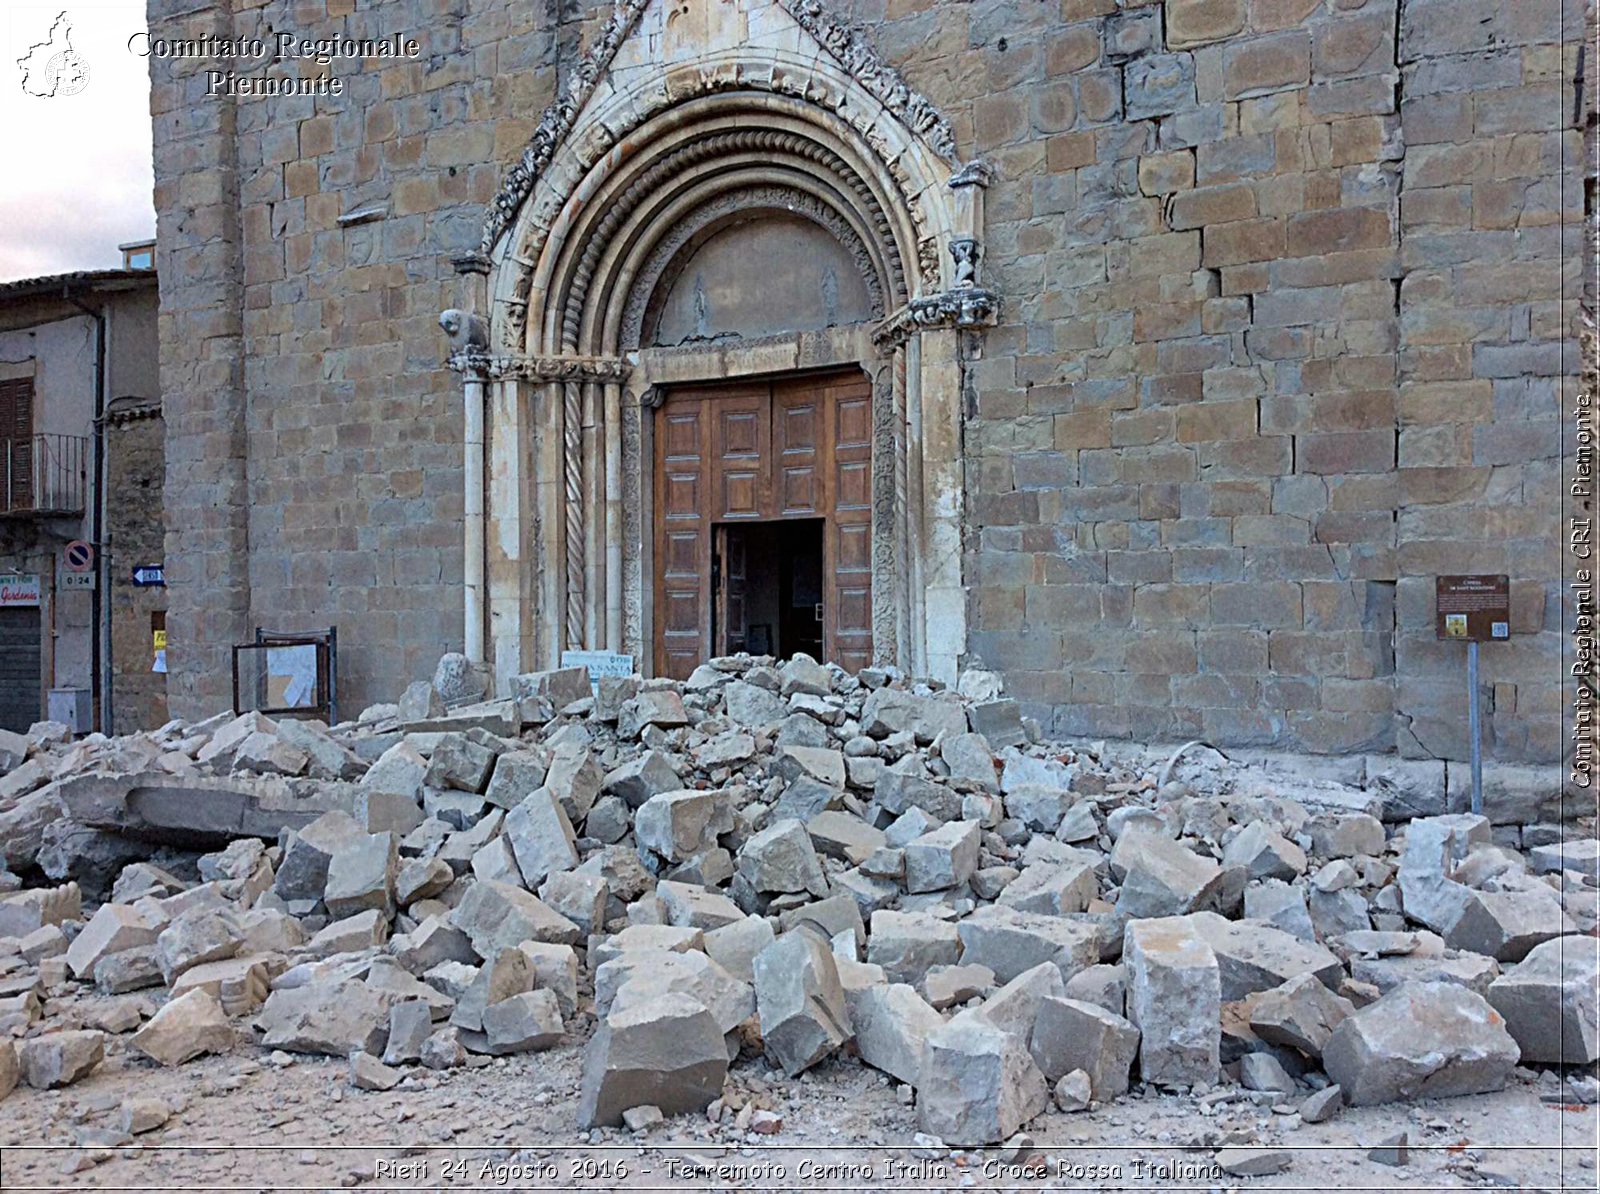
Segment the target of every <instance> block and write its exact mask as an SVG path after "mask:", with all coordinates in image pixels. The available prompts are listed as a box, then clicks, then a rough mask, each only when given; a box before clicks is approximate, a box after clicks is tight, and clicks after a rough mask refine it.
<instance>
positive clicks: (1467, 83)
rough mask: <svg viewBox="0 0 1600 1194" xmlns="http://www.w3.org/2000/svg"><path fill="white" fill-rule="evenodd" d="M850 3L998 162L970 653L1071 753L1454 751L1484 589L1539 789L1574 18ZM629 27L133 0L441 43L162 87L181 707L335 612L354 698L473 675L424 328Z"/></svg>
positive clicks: (406, 4) (971, 473)
mask: <svg viewBox="0 0 1600 1194" xmlns="http://www.w3.org/2000/svg"><path fill="white" fill-rule="evenodd" d="M829 2H830V3H832V4H833V5H834V6H835V7H836V9H837V10H838V11H840V12H841V13H842V15H844V16H846V17H848V18H849V19H851V20H853V21H854V22H856V23H857V24H859V25H860V26H862V27H863V28H864V29H865V30H866V32H867V34H868V36H869V37H870V39H871V40H872V41H873V42H874V44H875V45H876V46H877V47H878V48H879V50H880V51H881V52H882V53H883V54H884V56H885V57H886V58H887V59H888V60H889V61H890V62H892V63H894V64H895V65H896V66H897V67H898V68H900V69H901V70H902V71H903V72H904V73H905V75H906V76H907V78H908V80H909V81H910V83H911V84H912V85H913V86H915V87H917V88H918V89H919V90H921V91H922V92H923V93H925V94H926V95H927V96H928V97H929V98H930V99H931V100H932V101H933V102H934V103H935V104H936V105H937V106H938V107H939V108H940V109H941V111H943V113H944V114H945V115H946V116H947V117H948V118H949V120H950V122H951V124H952V127H953V129H954V131H955V134H956V139H957V143H958V148H959V150H960V153H961V155H962V156H963V157H983V158H986V159H988V160H989V161H990V162H992V163H993V165H994V166H995V167H996V169H997V177H996V180H995V182H994V184H993V185H992V186H991V187H990V188H989V190H988V192H987V198H986V211H987V227H986V230H985V258H984V270H985V280H986V283H987V284H988V285H990V286H992V287H993V288H994V289H995V290H997V291H998V292H1000V293H1001V295H1002V296H1003V299H1004V302H1005V309H1004V312H1003V316H1002V323H1001V325H1000V326H999V327H996V328H993V329H990V330H989V331H987V332H986V333H984V334H983V335H982V336H981V338H975V339H974V341H973V343H972V345H971V351H970V357H971V360H972V368H971V373H970V377H969V394H968V403H967V405H968V421H967V423H966V426H965V429H964V436H965V451H966V456H967V470H966V479H967V485H968V503H967V509H968V527H967V535H966V551H967V556H966V577H967V581H968V584H969V586H970V603H971V607H970V611H969V624H970V626H971V627H972V634H971V637H970V644H969V645H970V648H971V652H972V656H973V658H974V659H975V660H981V661H982V662H984V663H986V664H987V665H989V666H992V667H995V668H997V669H999V670H1001V671H1003V672H1004V673H1005V675H1006V679H1007V683H1008V685H1009V687H1010V689H1011V691H1012V692H1013V693H1014V694H1015V695H1017V696H1018V697H1020V698H1021V699H1022V700H1023V701H1024V702H1025V704H1026V706H1027V708H1028V711H1029V712H1030V713H1032V714H1035V715H1037V716H1040V717H1041V718H1042V719H1043V720H1044V722H1045V724H1046V726H1047V728H1048V729H1049V730H1050V731H1051V732H1053V733H1055V734H1061V735H1076V734H1091V735H1097V736H1132V737H1138V738H1144V739H1177V738H1184V737H1191V736H1202V737H1205V738H1207V739H1209V740H1211V741H1214V742H1218V743H1220V744H1233V745H1259V746H1273V747H1276V748H1280V749H1292V750H1307V751H1326V752H1343V751H1380V752H1381V751H1388V750H1399V751H1400V752H1402V753H1404V754H1407V755H1411V756H1417V757H1427V756H1439V757H1448V758H1460V757H1462V756H1463V755H1464V753H1465V749H1466V742H1465V735H1464V720H1465V703H1466V697H1465V679H1464V674H1463V673H1464V664H1463V661H1462V659H1461V658H1460V656H1461V650H1460V648H1459V647H1456V646H1445V645H1441V644H1437V643H1435V642H1434V640H1433V637H1432V628H1431V600H1432V599H1431V586H1432V578H1433V576H1434V575H1436V574H1438V573H1441V572H1469V571H1485V572H1492V571H1505V572H1508V573H1510V574H1511V577H1512V584H1513V598H1514V604H1515V607H1516V613H1515V622H1514V633H1515V634H1516V636H1517V637H1516V638H1515V639H1514V640H1513V641H1512V642H1511V643H1509V644H1499V645H1494V646H1492V647H1488V648H1485V650H1484V659H1483V663H1484V679H1485V687H1486V691H1487V693H1488V697H1489V702H1488V706H1487V707H1488V708H1489V710H1490V717H1489V733H1490V742H1489V752H1490V756H1491V757H1492V758H1499V759H1502V760H1513V761H1530V762H1553V761H1555V760H1556V759H1557V758H1558V757H1559V753H1560V745H1561V744H1560V723H1559V719H1558V718H1557V716H1556V715H1557V712H1558V707H1559V702H1558V687H1557V677H1558V668H1559V664H1558V656H1559V650H1560V641H1561V640H1560V635H1561V630H1560V624H1561V617H1562V606H1561V600H1562V594H1561V590H1560V583H1559V567H1558V560H1559V556H1558V547H1559V541H1560V536H1559V531H1560V528H1559V526H1558V516H1559V498H1560V488H1561V486H1560V480H1559V476H1558V474H1559V463H1560V462H1559V461H1558V459H1557V452H1558V438H1557V425H1558V424H1557V412H1558V401H1559V398H1560V391H1561V390H1562V388H1563V387H1565V386H1570V385H1572V384H1574V375H1575V373H1576V369H1577V359H1576V347H1575V340H1574V337H1573V331H1574V319H1575V305H1574V303H1575V296H1576V289H1577V287H1576V281H1577V278H1578V276H1579V275H1578V273H1577V271H1578V270H1579V269H1580V268H1581V267H1580V266H1579V265H1578V264H1577V262H1578V261H1579V254H1578V249H1577V246H1578V237H1579V236H1580V232H1579V228H1580V226H1581V222H1582V220H1581V217H1582V206H1583V201H1582V183H1581V173H1582V157H1581V155H1580V153H1579V145H1580V143H1581V133H1580V131H1579V130H1580V129H1581V128H1582V127H1583V123H1582V119H1581V118H1580V114H1579V113H1578V111H1577V105H1576V103H1575V92H1574V77H1575V75H1576V72H1577V51H1576V47H1577V44H1578V43H1579V41H1580V40H1581V37H1582V32H1581V31H1582V17H1583V10H1582V4H1581V0H1516V3H1503V2H1501V0H1400V2H1398V3H1397V2H1396V0H1165V2H1154V3H1141V2H1139V0H1121V2H1119V0H1049V2H1039V0H979V2H974V3H936V2H935V0H829ZM608 8H609V5H605V4H596V3H580V4H570V3H561V4H558V3H554V2H553V0H551V2H545V0H540V2H537V3H513V2H510V0H362V2H361V3H360V4H359V5H357V4H353V3H351V2H350V0H333V2H330V3H321V2H319V3H315V4H297V3H289V2H287V0H265V2H263V0H249V2H248V3H247V2H245V0H232V2H229V0H153V3H152V9H151V20H152V32H160V33H164V34H168V35H172V34H175V33H177V32H178V31H182V30H187V31H189V34H190V35H191V36H192V35H194V33H195V32H198V31H200V30H202V29H209V30H210V31H213V32H217V33H226V32H228V31H237V32H256V31H258V30H260V29H263V28H267V27H270V28H275V29H277V28H281V29H293V30H294V31H295V32H296V33H298V34H300V35H302V36H305V37H328V36H351V37H362V36H380V35H385V34H392V33H403V34H407V35H410V36H415V37H417V38H418V39H419V40H420V41H421V43H422V47H423V57H422V58H421V60H419V61H415V62H405V61H400V62H395V61H380V60H373V61H370V62H365V63H362V62H351V61H341V62H339V63H336V64H334V65H333V66H332V67H330V68H321V69H327V70H330V71H331V72H332V73H335V74H337V75H338V77H340V78H341V79H342V80H343V81H344V83H345V91H344V94H343V95H341V96H337V97H333V96H319V97H314V98H313V97H305V98H287V99H238V100H236V101H227V100H221V99H217V98H214V97H208V96H204V95H202V94H200V92H201V90H202V89H203V85H202V84H201V82H200V81H199V79H198V77H197V75H196V74H195V73H194V72H195V71H196V70H199V69H203V67H204V65H206V64H197V63H192V62H189V63H182V62H180V63H171V62H160V63H153V65H152V69H153V71H154V72H155V79H156V102H155V111H156V138H157V141H156V173H157V207H158V211H159V214H160V218H161V224H160V238H161V246H160V253H161V261H160V266H161V276H162V300H163V316H162V343H163V390H164V397H165V401H166V408H167V419H168V423H169V448H168V517H169V520H170V521H169V539H168V546H167V562H168V575H169V578H170V583H171V586H172V588H171V601H172V613H171V622H170V627H171V632H170V641H171V643H172V646H171V648H170V650H171V652H172V659H173V665H174V668H175V674H174V676H173V679H172V684H171V698H172V708H173V711H174V712H175V713H179V714H194V713H201V712H210V711H212V710H214V709H215V708H217V707H219V706H220V705H221V704H222V703H223V702H224V701H225V700H226V698H227V654H226V645H227V643H229V642H231V641H237V640H242V639H243V638H246V637H248V634H249V632H250V630H251V629H252V628H253V627H254V626H256V625H264V626H269V627H272V628H294V627H320V626H326V625H329V624H337V625H338V626H339V631H340V645H341V672H342V681H343V684H342V691H341V698H342V702H343V703H344V704H345V706H346V708H349V709H357V708H359V707H360V706H361V705H362V704H364V703H367V702H370V701H377V700H389V699H393V697H394V696H395V695H396V694H397V693H398V692H399V691H400V690H401V689H402V688H403V686H404V684H405V683H406V682H407V681H409V680H413V679H417V678H421V677H424V676H426V675H428V674H429V673H430V671H431V669H432V665H433V661H434V660H435V659H436V658H437V656H438V654H439V653H440V652H441V651H443V650H445V649H451V648H458V647H459V646H460V636H461V590H460V577H461V566H462V560H461V541H462V540H461V496H460V490H461V485H460V473H459V469H460V462H461V438H462V424H461V409H460V388H459V384H458V380H457V379H456V378H455V377H454V375H452V374H449V373H448V372H446V371H445V370H444V369H443V368H442V360H443V357H444V355H445V347H444V344H443V340H442V337H441V335H440V333H439V331H438V329H437V327H436V326H435V323H434V321H435V318H436V316H437V313H438V312H439V311H440V310H441V309H442V308H445V307H449V306H455V305H458V304H459V302H460V298H461V295H460V294H459V292H458V289H457V282H456V278H455V275H454V272H453V269H452V266H451V258H452V257H454V256H457V255H459V254H461V253H464V252H466V251H469V250H470V249H472V248H473V247H474V246H475V244H476V240H477V236H478V231H479V228H480V221H481V216H482V210H483V204H484V202H485V201H486V200H487V199H489V197H490V196H491V195H492V194H493V193H494V190H495V188H496V185H497V183H498V180H499V177H500V174H501V172H502V171H503V169H504V168H505V166H506V165H507V164H508V163H510V162H511V161H512V160H514V159H515V157H516V156H517V154H518V153H519V152H520V150H521V148H522V146H523V145H524V143H525V142H526V140H527V137H528V135H529V133H530V132H531V131H532V129H533V128H534V126H535V124H536V122H537V120H538V118H539V114H540V112H541V110H542V109H543V107H544V105H545V104H546V102H547V101H548V100H549V98H550V97H551V95H552V94H553V91H554V87H555V82H556V79H557V77H558V75H559V74H560V73H561V72H562V71H563V70H565V69H566V68H567V67H569V66H570V65H571V63H572V62H573V61H575V59H576V57H577V55H578V54H579V53H580V52H581V47H582V46H583V45H584V44H585V43H586V41H587V40H588V39H589V38H590V37H591V36H592V34H593V31H594V29H595V26H596V23H597V21H598V19H599V18H600V17H601V16H602V15H603V14H604V12H605V11H607V10H608ZM235 10H237V11H235ZM291 69H292V68H291ZM302 69H319V68H315V67H310V68H304V67H303V68H302ZM273 73H275V74H279V73H284V68H274V71H273ZM1589 73H1590V74H1591V75H1592V74H1593V73H1594V72H1593V71H1592V70H1591V71H1590V72H1589ZM1590 103H1591V101H1590V100H1589V99H1588V98H1587V96H1586V97H1585V98H1584V105H1585V106H1587V105H1589V104H1590ZM366 208H370V209H375V210H377V211H378V213H379V215H378V216H377V217H376V218H373V219H370V220H367V221H364V222H354V223H352V222H348V221H341V219H340V217H342V216H348V215H350V214H351V213H354V212H357V211H360V210H362V209H366ZM1563 226H1565V228H1566V232H1565V235H1566V236H1567V237H1568V238H1570V239H1569V242H1568V243H1567V244H1563V242H1562V237H1563V235H1564V233H1563ZM1564 260H1565V261H1567V262H1569V263H1570V264H1567V265H1565V266H1564V265H1563V261H1564ZM1564 292H1565V294H1566V295H1567V296H1568V297H1567V298H1564V297H1563V295H1564ZM202 644H203V645H202Z"/></svg>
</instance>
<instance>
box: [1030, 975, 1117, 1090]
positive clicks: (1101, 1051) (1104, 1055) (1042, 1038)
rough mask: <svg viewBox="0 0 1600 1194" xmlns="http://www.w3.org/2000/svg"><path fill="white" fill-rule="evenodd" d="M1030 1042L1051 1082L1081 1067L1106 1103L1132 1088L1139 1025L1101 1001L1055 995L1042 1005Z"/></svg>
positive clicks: (1035, 1056) (1043, 1071)
mask: <svg viewBox="0 0 1600 1194" xmlns="http://www.w3.org/2000/svg"><path fill="white" fill-rule="evenodd" d="M1028 1047H1029V1050H1030V1052H1032V1054H1033V1060H1034V1061H1035V1062H1036V1063H1037V1064H1038V1066H1039V1069H1040V1071H1041V1072H1042V1073H1043V1074H1044V1076H1045V1079H1046V1080H1047V1081H1049V1082H1055V1081H1056V1080H1057V1079H1059V1078H1062V1077H1064V1076H1065V1075H1067V1074H1070V1073H1071V1072H1072V1071H1073V1070H1082V1071H1084V1072H1085V1073H1086V1074H1088V1075H1089V1085H1090V1089H1091V1090H1092V1091H1093V1094H1094V1097H1095V1098H1096V1099H1098V1100H1099V1101H1100V1102H1102V1103H1104V1102H1109V1101H1110V1100H1112V1099H1115V1098H1118V1097H1119V1096H1121V1095H1124V1094H1126V1093H1127V1091H1128V1074H1129V1072H1130V1071H1131V1070H1132V1068H1133V1062H1134V1058H1135V1057H1137V1056H1138V1053H1139V1030H1138V1029H1137V1028H1135V1027H1134V1026H1133V1025H1132V1024H1131V1023H1129V1022H1128V1021H1127V1020H1124V1019H1123V1018H1122V1017H1121V1016H1119V1015H1116V1014H1114V1013H1112V1012H1109V1011H1107V1010H1106V1009H1105V1008H1103V1007H1100V1006H1098V1005H1097V1004H1093V1003H1084V1002H1081V1001H1079V1000H1076V999H1065V998H1059V997H1055V996H1052V997H1050V998H1047V999H1045V1000H1043V1001H1041V1002H1040V1004H1039V1011H1038V1014H1037V1016H1036V1017H1035V1018H1034V1022H1033V1033H1032V1035H1031V1037H1030V1038H1029V1042H1028Z"/></svg>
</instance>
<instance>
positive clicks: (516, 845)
mask: <svg viewBox="0 0 1600 1194" xmlns="http://www.w3.org/2000/svg"><path fill="white" fill-rule="evenodd" d="M501 836H502V837H504V838H505V840H506V841H507V842H508V843H510V846H511V852H512V855H513V856H514V857H515V858H516V862H517V869H518V871H520V872H521V875H522V883H523V886H525V887H527V888H528V889H529V890H533V889H534V888H537V887H538V886H539V884H541V883H543V882H544V880H545V876H547V875H549V874H551V873H552V872H554V871H566V870H571V869H572V868H573V867H575V866H577V865H578V861H579V859H578V846H577V837H576V835H575V834H574V833H573V831H572V822H571V821H569V820H568V819H567V814H566V813H565V812H564V811H563V810H562V807H561V803H560V802H559V801H558V800H557V799H556V798H555V795H554V794H553V793H552V792H551V791H550V789H549V788H538V789H536V790H535V791H533V792H532V793H531V794H529V796H528V798H527V799H526V800H524V801H523V802H522V803H521V804H519V805H517V806H516V808H514V809H512V810H511V811H510V812H508V813H507V814H506V819H505V826H504V828H503V829H502V831H501Z"/></svg>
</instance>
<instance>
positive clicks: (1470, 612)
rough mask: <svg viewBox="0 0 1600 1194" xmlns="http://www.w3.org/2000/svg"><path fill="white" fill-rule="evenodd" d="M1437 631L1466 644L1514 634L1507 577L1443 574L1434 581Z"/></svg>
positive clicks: (1442, 635) (1500, 640) (1440, 635)
mask: <svg viewBox="0 0 1600 1194" xmlns="http://www.w3.org/2000/svg"><path fill="white" fill-rule="evenodd" d="M1434 592H1435V602H1434V611H1435V612H1434V617H1435V622H1434V632H1435V634H1436V636H1437V637H1439V638H1442V639H1457V640H1460V641H1461V642H1467V643H1490V642H1503V641H1504V640H1506V639H1508V638H1510V637H1511V581H1510V579H1509V578H1508V577H1504V576H1441V577H1438V578H1437V579H1436V582H1435V590H1434Z"/></svg>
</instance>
